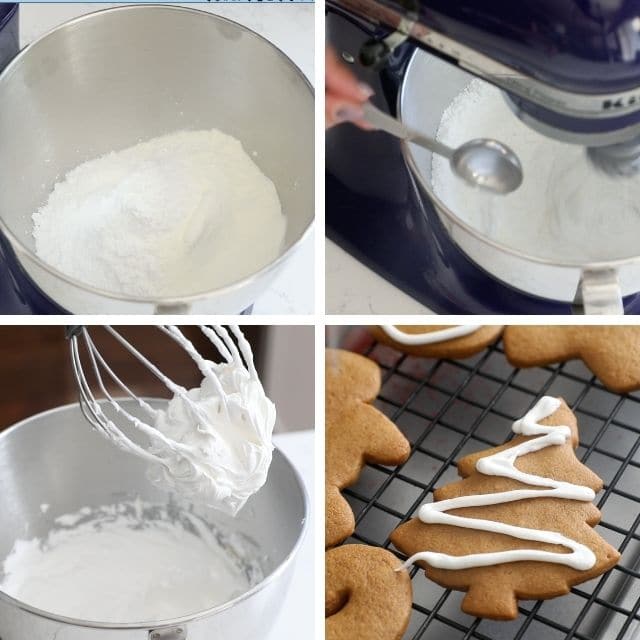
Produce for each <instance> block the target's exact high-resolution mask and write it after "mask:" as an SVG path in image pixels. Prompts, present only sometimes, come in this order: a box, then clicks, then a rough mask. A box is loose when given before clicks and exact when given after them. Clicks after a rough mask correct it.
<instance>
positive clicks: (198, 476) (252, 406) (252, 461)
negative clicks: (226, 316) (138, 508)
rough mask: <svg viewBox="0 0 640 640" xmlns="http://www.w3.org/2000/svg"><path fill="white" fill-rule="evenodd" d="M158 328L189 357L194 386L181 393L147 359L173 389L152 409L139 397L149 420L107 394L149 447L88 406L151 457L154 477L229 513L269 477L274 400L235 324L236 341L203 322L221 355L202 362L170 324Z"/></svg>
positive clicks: (128, 446)
mask: <svg viewBox="0 0 640 640" xmlns="http://www.w3.org/2000/svg"><path fill="white" fill-rule="evenodd" d="M164 330H165V332H166V333H167V334H168V335H169V336H170V337H171V338H173V339H174V340H175V341H176V342H177V343H178V344H180V345H181V346H182V347H183V348H184V349H185V350H186V351H187V352H188V353H189V355H191V357H192V358H193V360H194V361H195V362H196V364H197V366H198V367H199V369H200V371H201V372H202V375H203V376H204V379H203V381H202V383H201V385H200V387H198V388H196V389H191V390H189V391H187V390H186V389H184V388H182V387H180V386H179V385H176V384H175V383H174V382H173V381H172V380H171V379H170V378H168V377H167V376H165V375H164V374H163V373H162V372H161V371H159V370H158V369H157V368H156V367H154V365H153V364H152V363H150V362H148V361H146V359H145V361H146V363H147V366H149V367H150V368H151V369H152V370H153V371H154V373H155V374H156V375H157V376H158V377H159V378H160V379H161V380H162V381H163V382H164V383H165V384H166V386H167V387H168V388H169V389H170V390H171V391H172V392H173V394H174V396H173V399H172V400H171V401H170V402H169V404H168V406H167V408H166V409H161V410H158V409H153V408H152V407H150V406H149V405H148V404H146V403H145V402H144V401H143V400H140V404H141V406H142V407H143V408H144V409H145V410H146V411H147V413H149V415H150V416H151V417H152V420H150V422H151V424H152V425H153V426H151V425H150V424H148V423H146V422H144V421H143V420H140V419H138V418H136V417H134V416H132V415H131V414H129V413H128V412H126V411H125V410H124V409H122V407H121V406H118V405H117V403H116V402H115V401H113V400H112V405H113V406H114V407H116V408H117V409H118V411H119V412H120V413H123V414H125V415H126V416H127V417H128V418H129V419H130V420H131V421H132V423H133V424H134V425H135V427H136V428H137V429H138V430H139V431H140V432H141V433H143V434H145V435H146V436H147V437H148V439H149V444H148V446H146V447H145V446H142V445H139V444H137V443H135V442H133V440H131V439H129V438H128V437H126V436H125V435H124V434H122V433H121V432H120V430H119V429H118V428H117V427H116V425H115V424H114V423H113V422H112V421H111V420H109V418H108V417H107V416H106V415H105V414H104V413H103V411H102V409H101V408H100V405H99V404H97V403H96V404H94V409H95V410H96V412H98V413H99V414H100V415H101V416H102V418H103V420H104V421H105V422H106V423H107V426H108V429H109V433H110V435H111V437H112V439H113V440H114V441H115V442H116V444H118V445H119V446H120V447H121V448H123V449H125V450H126V451H129V452H130V453H133V454H134V455H137V456H139V457H142V458H144V459H147V460H149V461H151V462H152V463H154V464H153V466H152V469H151V471H150V476H151V479H152V480H153V481H154V482H156V483H158V484H159V485H161V486H162V487H164V488H169V489H174V490H176V491H179V492H180V493H181V494H182V495H184V496H185V497H187V498H190V499H197V500H199V501H204V502H206V503H207V504H208V505H209V506H211V507H214V508H216V509H220V510H221V511H224V512H226V513H230V514H232V515H235V514H236V513H237V512H238V511H239V510H240V509H241V508H242V507H243V506H244V504H245V502H246V501H247V499H248V498H249V497H250V496H251V495H253V494H254V493H256V491H258V489H260V488H261V487H262V485H264V483H265V481H266V479H267V473H268V471H269V466H270V464H271V457H272V452H273V445H272V443H271V435H272V432H273V426H274V424H275V419H276V410H275V406H274V405H273V403H272V402H271V400H269V398H268V397H267V396H266V394H265V392H264V389H263V387H262V384H261V382H260V379H259V377H258V373H257V371H256V369H255V366H254V364H253V354H252V353H251V347H250V346H249V343H248V342H247V340H246V339H245V338H244V336H243V335H242V333H241V331H240V329H239V328H238V327H235V326H233V327H231V331H232V333H233V334H234V336H235V337H236V339H237V341H238V346H237V347H236V345H235V344H234V342H233V341H232V340H231V338H230V336H229V334H228V333H227V331H226V329H224V328H223V327H213V328H209V327H202V330H203V331H204V332H205V333H206V335H207V336H208V337H209V338H210V340H211V341H212V342H213V343H214V345H215V346H216V347H217V348H218V350H219V351H220V353H221V354H222V357H223V358H224V360H225V361H224V362H222V363H219V364H216V363H214V362H210V361H209V360H205V359H204V358H203V357H202V356H201V355H200V354H199V353H198V352H197V351H196V349H195V347H194V346H193V344H192V343H191V342H190V341H189V340H187V338H185V337H184V335H183V334H182V333H181V332H180V331H179V330H178V329H177V328H176V327H171V326H170V327H166V328H164ZM243 359H244V362H243ZM245 363H246V365H245Z"/></svg>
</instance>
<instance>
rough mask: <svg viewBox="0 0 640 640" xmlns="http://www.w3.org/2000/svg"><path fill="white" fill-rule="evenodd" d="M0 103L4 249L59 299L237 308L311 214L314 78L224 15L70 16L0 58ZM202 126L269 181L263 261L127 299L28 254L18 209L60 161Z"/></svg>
mask: <svg viewBox="0 0 640 640" xmlns="http://www.w3.org/2000/svg"><path fill="white" fill-rule="evenodd" d="M0 103H1V104H2V109H0V140H2V145H1V148H0V225H1V229H2V231H3V232H4V234H5V235H6V236H7V237H8V239H9V240H10V243H11V248H12V249H13V252H6V251H5V253H8V254H9V255H8V256H5V257H6V259H7V260H8V261H9V263H10V267H11V268H12V269H14V270H16V269H20V270H23V271H24V272H26V273H27V274H28V275H29V276H30V278H31V279H32V280H33V281H34V282H35V283H36V285H37V286H38V287H39V288H40V289H41V290H42V292H44V293H45V294H46V295H47V296H48V297H49V298H51V299H52V300H53V301H54V302H56V303H57V304H58V305H59V306H61V307H62V308H63V309H66V310H67V311H70V312H73V313H137V314H148V313H154V312H169V311H170V312H177V313H179V312H191V313H238V312H241V311H243V310H244V309H246V308H247V307H248V306H250V305H251V304H253V303H254V302H255V300H256V298H257V297H258V296H259V295H260V294H261V293H262V292H263V291H264V290H265V289H266V288H267V287H268V286H269V284H270V283H271V281H272V280H273V278H274V277H275V276H276V275H277V273H278V272H279V270H280V269H281V268H282V266H283V264H284V263H285V261H286V260H287V259H288V258H289V257H290V256H291V254H292V252H293V251H294V249H295V248H296V247H297V245H298V244H299V243H300V242H301V240H302V239H303V237H304V236H305V235H306V234H307V232H308V231H309V229H310V227H311V224H312V222H313V217H314V213H313V212H314V152H313V149H314V96H313V89H312V87H311V85H310V84H309V82H308V81H307V79H306V78H305V77H304V75H303V74H302V72H301V71H300V70H299V69H298V68H297V67H296V66H295V65H294V64H293V63H292V62H291V60H289V59H288V58H287V57H286V56H285V55H284V54H283V53H282V52H281V51H280V50H279V49H277V48H276V47H275V46H273V45H272V44H271V43H269V42H268V41H267V40H265V39H263V38H262V37H260V36H259V35H257V34H256V33H253V32H252V31H250V30H249V29H246V28H245V27H242V26H240V25H238V24H236V23H234V22H231V21H229V20H226V19H224V18H220V17H218V16H214V15H212V14H210V13H207V12H203V11H197V10H193V9H188V8H182V7H172V6H166V5H162V6H161V5H139V6H127V7H117V8H113V9H107V10H103V11H98V12H96V13H92V14H88V15H86V16H82V17H80V18H77V19H75V20H72V21H71V22H68V23H66V24H64V25H62V26H60V27H58V28H56V29H55V30H53V31H52V32H50V33H49V34H47V35H45V36H44V37H42V38H41V39H40V40H38V41H37V42H35V43H34V44H32V45H30V46H29V47H27V48H26V49H25V50H23V51H22V52H21V53H20V54H19V55H18V56H17V57H16V58H15V59H14V60H13V62H11V63H10V64H9V65H8V67H7V68H6V69H5V71H4V72H3V73H2V75H1V76H0ZM211 128H217V129H220V130H221V131H223V132H225V133H228V134H230V135H232V136H234V137H236V138H238V139H239V140H240V141H241V142H242V144H243V146H244V148H245V149H246V150H247V151H248V152H250V153H253V157H254V161H255V162H256V164H258V166H259V167H260V169H261V170H262V172H263V173H264V174H265V175H267V176H268V177H269V178H270V179H271V180H272V181H273V183H274V184H275V187H276V189H277V191H278V194H279V196H280V201H281V203H282V209H283V213H284V215H285V216H286V219H287V231H286V237H285V240H284V245H283V247H282V250H281V254H280V256H279V257H278V258H277V259H276V260H274V261H273V262H272V263H271V264H269V265H267V266H265V267H264V268H263V269H261V270H260V271H258V272H257V273H255V274H253V275H251V276H250V277H247V278H244V279H242V280H240V281H238V282H235V283H232V284H230V285H228V286H225V287H223V288H219V289H217V290H213V291H185V293H184V296H180V297H173V298H144V297H137V298H136V297H131V296H125V295H119V294H114V293H113V292H109V291H102V290H99V289H96V288H94V287H91V286H88V285H85V284H83V283H82V282H79V281H77V280H75V279H73V278H70V277H68V276H66V275H65V274H63V273H61V272H59V271H57V270H56V269H54V268H52V267H50V266H49V265H47V264H46V263H44V262H43V261H41V260H40V259H39V258H38V257H37V256H36V255H35V253H34V248H35V244H34V240H33V237H32V220H31V214H32V213H33V212H34V211H35V210H36V209H38V208H39V207H40V206H42V205H43V204H44V203H45V202H46V200H47V197H48V195H49V193H50V191H51V190H52V188H53V185H54V184H55V182H56V181H57V180H58V179H60V178H61V177H63V176H64V174H65V173H66V172H67V171H69V170H70V169H72V168H74V167H75V166H77V165H79V164H81V163H82V162H84V161H86V160H89V159H92V158H95V157H98V156H101V155H103V154H105V153H108V152H111V151H114V150H120V149H124V148H126V147H129V146H132V145H135V144H137V143H138V142H139V141H140V140H145V139H150V138H153V137H156V136H160V135H163V134H167V133H170V132H173V131H178V130H185V129H192V130H193V129H211ZM238 251H239V252H242V247H238ZM14 277H15V279H16V280H20V278H19V277H16V276H14Z"/></svg>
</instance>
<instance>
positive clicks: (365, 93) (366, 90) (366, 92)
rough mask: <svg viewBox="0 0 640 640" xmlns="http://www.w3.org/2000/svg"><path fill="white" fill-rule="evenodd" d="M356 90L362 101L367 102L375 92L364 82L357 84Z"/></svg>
mask: <svg viewBox="0 0 640 640" xmlns="http://www.w3.org/2000/svg"><path fill="white" fill-rule="evenodd" d="M358 90H359V91H360V94H361V95H362V98H363V99H364V100H368V99H369V98H370V97H371V96H372V95H373V94H374V93H375V91H374V90H373V89H372V88H371V87H370V86H369V85H368V84H367V83H366V82H360V83H358Z"/></svg>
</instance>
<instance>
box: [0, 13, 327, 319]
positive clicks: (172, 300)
mask: <svg viewBox="0 0 640 640" xmlns="http://www.w3.org/2000/svg"><path fill="white" fill-rule="evenodd" d="M152 10H155V11H158V10H162V11H175V12H183V13H193V14H198V15H199V16H200V17H202V18H207V19H211V20H214V21H218V22H224V23H226V24H227V25H230V26H233V27H236V28H238V29H240V30H241V31H243V32H245V33H246V34H247V35H249V36H250V37H252V38H255V39H257V40H260V41H262V42H263V43H264V44H266V45H268V47H269V48H270V49H272V50H273V51H274V52H275V53H276V55H277V56H278V57H280V58H281V59H282V61H283V62H284V64H285V65H288V66H289V67H290V68H291V69H292V70H293V71H294V73H296V74H297V76H298V78H300V79H301V80H302V83H303V86H305V87H306V88H307V90H308V91H309V93H310V95H311V98H312V100H311V118H312V119H315V115H314V110H315V106H314V105H315V89H314V87H313V85H312V84H311V81H310V80H309V78H307V76H306V75H305V74H304V73H303V72H302V70H301V69H300V67H298V65H297V64H296V63H295V62H293V60H291V58H290V57H289V56H288V55H287V54H286V53H284V52H283V51H282V50H281V49H280V48H279V47H277V46H276V45H275V44H273V42H271V41H270V40H268V39H267V38H265V37H264V36H262V35H260V34H259V33H257V32H255V31H253V30H252V29H249V28H248V27H245V26H244V25H242V24H240V23H239V22H235V21H234V20H230V19H229V18H225V17H223V16H219V15H217V14H215V13H210V12H208V11H202V10H201V9H194V8H192V7H183V6H177V5H171V4H153V3H149V4H127V5H121V6H116V7H108V8H106V9H99V10H97V11H91V12H89V13H85V14H83V15H81V16H77V17H76V18H72V19H71V20H67V21H65V22H63V23H61V24H59V25H57V26H55V27H53V28H52V29H50V30H49V31H47V32H46V33H44V34H43V35H41V36H40V37H38V38H36V39H35V40H34V41H33V42H31V43H29V44H28V45H27V46H26V47H24V48H23V49H22V50H21V51H20V52H19V53H18V54H16V56H15V57H14V58H13V59H12V60H11V62H9V64H7V66H6V67H5V68H4V69H3V70H2V72H1V73H0V86H1V85H2V84H3V83H4V82H5V81H6V79H7V77H8V76H9V75H10V72H11V71H12V70H13V69H14V68H15V67H17V66H18V64H20V62H21V61H22V59H23V58H24V57H25V56H26V55H28V53H29V50H30V49H32V48H34V47H36V46H38V45H40V44H41V43H42V42H43V41H44V40H46V39H48V38H50V37H52V36H54V35H55V34H56V33H57V32H58V31H61V30H63V29H66V28H69V27H71V26H73V25H75V24H79V23H81V22H84V21H89V20H96V19H99V18H100V17H101V15H102V14H107V13H115V12H120V11H122V12H126V11H152ZM314 145H315V141H314ZM267 177H268V176H267ZM312 181H314V182H315V171H314V177H313V178H312ZM314 189H315V187H314ZM314 222H315V206H314V205H313V204H312V205H311V217H310V219H309V221H308V222H307V223H306V226H305V227H304V228H303V229H302V232H301V233H300V234H299V237H298V238H296V239H295V240H294V241H293V243H292V244H291V245H290V246H289V247H288V248H287V249H286V250H284V251H283V252H282V253H280V254H279V255H278V256H277V257H276V258H275V259H274V260H272V261H271V262H270V263H268V264H266V265H265V266H264V267H262V268H261V269H259V270H258V271H254V272H253V273H252V274H250V275H248V276H245V277H243V278H240V279H238V280H234V281H233V282H230V283H229V284H226V285H224V286H223V287H219V288H217V289H209V290H207V291H201V292H197V293H191V294H188V295H184V296H176V295H172V296H133V295H129V294H123V293H117V292H113V291H108V290H105V289H101V288H99V287H95V286H93V285H90V284H86V283H84V282H82V281H81V280H77V279H76V278H73V277H71V276H69V275H67V274H65V273H63V272H62V271H60V270H58V269H56V268H55V267H53V266H51V265H49V264H48V263H47V262H45V261H44V260H42V258H40V257H39V256H38V255H37V254H36V253H35V251H32V250H31V249H30V248H29V247H27V246H26V245H25V244H24V243H23V242H22V240H20V239H19V238H18V237H17V236H16V235H15V234H14V233H13V231H11V229H10V228H9V227H8V225H7V223H6V222H5V220H4V218H3V217H2V215H1V214H0V231H1V232H2V233H3V234H4V235H5V236H6V237H7V238H8V240H9V241H10V244H11V246H12V248H13V249H14V251H15V252H16V254H20V255H23V256H25V257H26V258H28V259H29V260H31V261H33V262H35V263H36V264H37V265H38V266H39V267H41V268H42V269H44V270H45V271H47V272H49V273H50V274H51V275H53V276H55V277H57V278H58V279H61V280H63V281H64V282H66V283H68V284H70V285H72V286H74V287H76V288H78V289H81V290H83V291H88V292H90V293H92V294H94V295H97V296H101V297H103V298H109V299H111V300H119V301H122V302H132V303H143V304H144V303H147V304H152V305H155V306H168V307H171V306H176V305H181V304H183V303H193V302H197V301H199V300H202V299H205V298H209V297H211V296H212V295H216V296H219V295H220V296H221V295H225V294H230V293H233V292H235V291H238V290H239V289H242V288H244V287H245V286H247V285H249V284H251V283H254V282H256V281H258V280H261V279H262V278H264V277H265V276H267V275H268V274H270V273H272V272H273V271H275V270H276V269H277V268H278V267H279V266H280V265H281V264H282V263H283V262H284V261H285V260H286V259H287V258H289V257H290V256H291V255H292V254H293V253H294V252H295V251H296V249H297V248H298V247H299V246H300V245H301V244H302V242H303V241H304V240H305V239H306V238H307V236H309V235H310V233H311V230H312V229H313V227H314ZM18 262H19V267H20V268H21V269H22V270H24V271H25V272H26V274H27V276H28V277H29V278H30V279H31V280H33V282H34V283H35V284H36V285H38V286H39V283H38V282H36V281H35V280H34V279H33V277H32V276H31V274H30V273H29V272H28V271H27V270H26V269H25V268H24V266H23V265H22V264H21V263H20V261H18ZM47 295H48V294H47Z"/></svg>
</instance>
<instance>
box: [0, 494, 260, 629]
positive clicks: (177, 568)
mask: <svg viewBox="0 0 640 640" xmlns="http://www.w3.org/2000/svg"><path fill="white" fill-rule="evenodd" d="M172 515H173V516H174V515H175V514H173V513H172ZM256 555H257V550H256V549H254V548H253V546H252V545H251V544H250V543H249V542H248V541H247V540H245V539H243V538H242V537H241V536H239V535H238V534H229V533H226V532H224V531H222V530H221V529H215V530H212V529H211V528H209V526H208V525H206V524H205V523H204V522H203V521H201V520H199V519H198V518H196V517H195V516H193V515H191V514H188V513H186V512H183V513H181V514H179V517H178V518H175V517H170V515H169V513H168V512H167V509H165V508H164V507H160V506H157V505H150V504H146V503H142V502H141V501H137V502H135V503H120V504H117V505H107V506H104V507H101V508H99V509H97V510H96V509H88V508H86V507H85V508H83V509H82V510H80V511H78V512H76V513H73V514H65V515H64V516H61V517H60V518H58V519H56V521H55V526H54V528H53V529H52V530H51V532H50V533H49V534H48V535H47V536H46V537H45V538H44V539H39V538H33V539H30V540H16V542H15V543H14V546H13V549H12V550H11V553H10V554H9V555H8V556H7V558H5V560H4V563H3V565H0V568H2V569H3V572H0V577H3V580H2V582H1V583H0V589H1V590H2V591H4V592H5V593H7V594H9V595H10V596H12V597H13V598H15V599H17V600H19V601H21V602H24V603H26V604H29V605H31V606H33V607H37V608H39V609H42V610H45V611H48V612H50V613H53V614H56V615H63V616H69V617H72V618H78V619H81V620H92V621H96V622H116V623H133V622H141V621H155V620H166V619H168V618H175V617H181V616H185V615H190V614H193V613H196V612H199V611H204V610H206V609H209V608H211V607H214V606H216V605H219V604H223V603H225V602H228V601H229V600H231V599H233V598H235V597H237V596H239V595H241V594H243V593H245V592H246V591H247V590H248V589H249V588H250V587H251V586H253V585H254V584H257V583H258V582H259V581H260V580H261V579H262V577H263V574H262V571H261V569H260V567H259V565H258V564H257V561H256V560H255V558H254V557H253V556H256ZM2 573H4V576H1V574H2ZM27 635H29V634H28V633H27Z"/></svg>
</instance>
